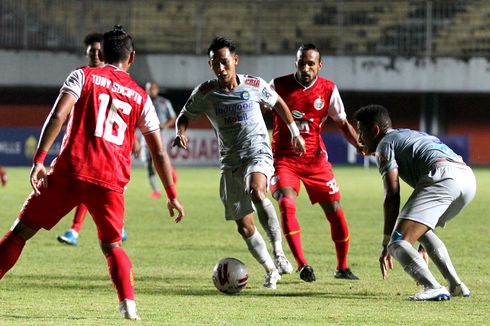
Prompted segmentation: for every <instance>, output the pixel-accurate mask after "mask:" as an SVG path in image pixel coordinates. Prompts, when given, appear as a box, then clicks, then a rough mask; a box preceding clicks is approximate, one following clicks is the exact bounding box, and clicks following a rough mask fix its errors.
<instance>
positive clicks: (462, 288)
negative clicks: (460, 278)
mask: <svg viewBox="0 0 490 326" xmlns="http://www.w3.org/2000/svg"><path fill="white" fill-rule="evenodd" d="M449 292H451V295H452V296H453V297H465V298H467V297H469V296H471V291H470V289H468V287H467V286H466V284H464V283H460V284H458V285H456V286H455V287H454V288H451V289H450V290H449Z"/></svg>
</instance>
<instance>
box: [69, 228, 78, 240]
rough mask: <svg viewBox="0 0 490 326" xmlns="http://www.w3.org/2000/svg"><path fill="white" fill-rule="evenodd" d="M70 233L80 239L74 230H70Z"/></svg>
mask: <svg viewBox="0 0 490 326" xmlns="http://www.w3.org/2000/svg"><path fill="white" fill-rule="evenodd" d="M70 231H71V233H72V234H73V236H74V237H75V238H77V239H78V232H77V231H75V230H73V229H70Z"/></svg>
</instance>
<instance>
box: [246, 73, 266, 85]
mask: <svg viewBox="0 0 490 326" xmlns="http://www.w3.org/2000/svg"><path fill="white" fill-rule="evenodd" d="M262 80H263V79H262V78H260V77H257V76H253V75H243V82H244V83H245V85H248V86H252V87H256V88H259V87H260V82H261V81H262Z"/></svg>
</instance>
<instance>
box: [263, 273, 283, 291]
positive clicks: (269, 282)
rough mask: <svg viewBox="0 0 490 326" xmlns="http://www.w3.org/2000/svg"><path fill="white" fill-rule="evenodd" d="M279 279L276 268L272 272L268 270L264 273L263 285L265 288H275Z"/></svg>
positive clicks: (279, 275)
mask: <svg viewBox="0 0 490 326" xmlns="http://www.w3.org/2000/svg"><path fill="white" fill-rule="evenodd" d="M280 279H281V274H279V272H278V271H277V269H275V270H273V271H272V272H268V273H267V274H265V280H264V287H265V288H267V289H272V290H275V289H276V284H277V281H279V280H280Z"/></svg>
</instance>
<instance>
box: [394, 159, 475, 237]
mask: <svg viewBox="0 0 490 326" xmlns="http://www.w3.org/2000/svg"><path fill="white" fill-rule="evenodd" d="M475 193H476V180H475V175H474V174H473V171H472V170H471V168H470V167H468V166H465V165H462V164H457V163H451V164H441V165H438V166H436V167H435V168H434V169H433V170H432V171H430V172H429V173H428V174H427V175H426V176H425V177H424V178H422V179H421V180H420V181H419V183H418V184H417V186H416V187H415V189H414V191H413V193H412V195H411V196H410V198H409V199H408V201H407V203H406V204H405V206H404V207H403V209H402V210H401V212H400V215H398V219H407V220H412V221H416V222H419V223H422V224H425V225H427V226H428V227H430V228H431V229H435V227H436V226H440V227H444V226H445V225H446V223H447V222H449V220H451V219H452V218H453V217H455V216H456V215H457V214H458V213H459V212H460V211H461V210H462V209H463V208H464V207H465V206H466V205H468V204H469V203H470V202H471V201H472V200H473V198H474V197H475Z"/></svg>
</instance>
